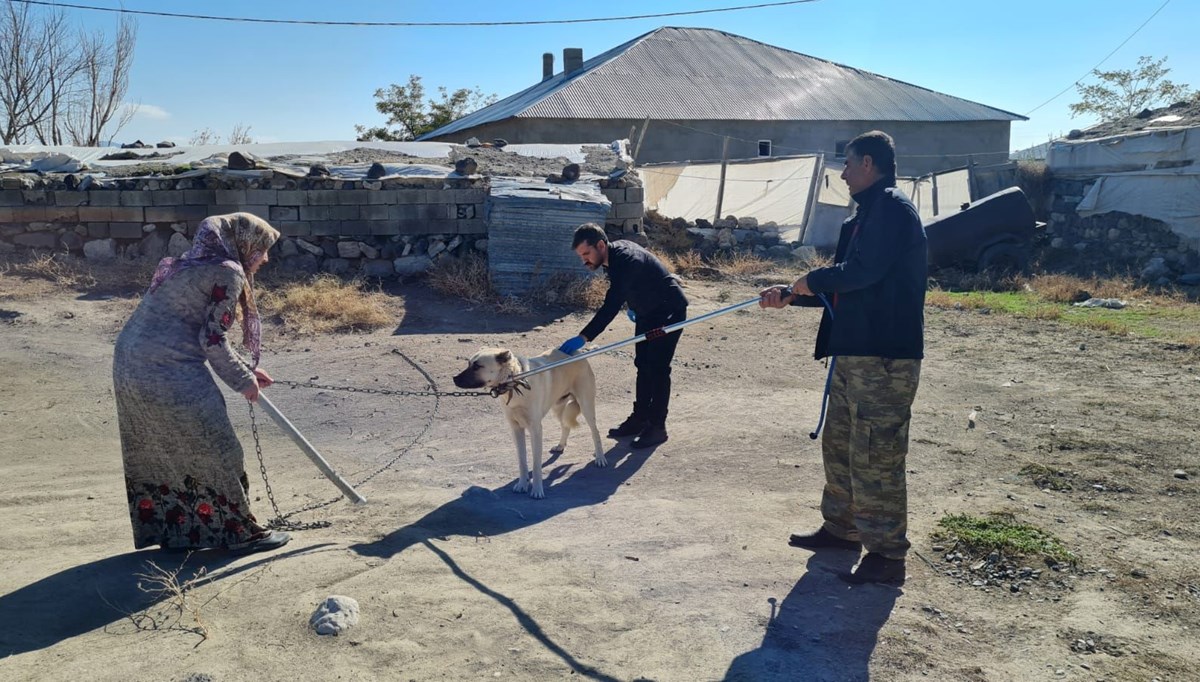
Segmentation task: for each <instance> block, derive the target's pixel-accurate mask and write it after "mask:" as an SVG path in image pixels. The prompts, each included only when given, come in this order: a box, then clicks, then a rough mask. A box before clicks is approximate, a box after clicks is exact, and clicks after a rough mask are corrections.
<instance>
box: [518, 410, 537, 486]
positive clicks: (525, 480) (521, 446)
mask: <svg viewBox="0 0 1200 682" xmlns="http://www.w3.org/2000/svg"><path fill="white" fill-rule="evenodd" d="M512 434H513V442H515V443H516V444H517V467H518V470H519V471H520V472H521V473H520V475H518V476H517V484H516V485H514V486H513V492H517V493H523V492H525V491H526V490H529V462H528V461H527V459H526V455H525V429H523V428H521V427H520V426H517V425H516V424H513V425H512ZM538 480H541V475H540V474H539V475H538Z"/></svg>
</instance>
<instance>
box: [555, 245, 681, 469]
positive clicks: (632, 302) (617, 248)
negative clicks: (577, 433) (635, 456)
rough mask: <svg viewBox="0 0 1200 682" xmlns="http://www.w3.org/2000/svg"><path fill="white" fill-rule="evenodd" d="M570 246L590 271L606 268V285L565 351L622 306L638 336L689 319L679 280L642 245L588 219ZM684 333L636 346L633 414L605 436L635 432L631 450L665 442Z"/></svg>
mask: <svg viewBox="0 0 1200 682" xmlns="http://www.w3.org/2000/svg"><path fill="white" fill-rule="evenodd" d="M571 248H573V249H575V253H577V254H578V255H579V258H580V260H582V261H583V264H584V265H585V266H587V268H588V269H589V270H593V271H594V270H597V269H599V268H604V269H605V271H607V272H608V281H609V284H608V294H607V295H605V297H604V304H603V305H601V306H600V309H599V310H597V311H596V314H595V316H593V317H592V321H591V322H589V323H588V325H587V326H586V327H584V328H583V331H581V332H579V336H576V337H573V338H571V339H569V340H567V342H566V343H564V344H563V345H562V346H561V348H560V350H562V351H563V352H564V353H567V354H568V355H570V354H573V353H574V352H575V351H578V350H579V349H580V348H582V347H583V345H584V344H585V343H587V342H588V341H592V340H593V339H595V338H596V337H597V336H599V335H600V333H601V332H603V331H604V330H605V329H606V328H607V327H608V325H609V324H610V323H611V322H612V321H613V318H614V317H616V316H617V313H618V312H620V310H621V306H622V305H627V306H628V307H629V317H630V319H632V320H633V321H634V326H635V329H636V332H637V333H638V334H644V333H646V332H648V331H651V330H654V329H659V328H661V327H665V326H667V325H669V324H674V323H676V322H682V321H683V320H684V319H686V318H687V304H688V301H687V297H686V296H684V294H683V287H681V286H680V285H679V280H678V279H677V278H676V277H675V276H674V275H672V274H671V273H670V272H669V271H668V270H667V268H666V266H664V265H663V264H662V261H660V260H658V258H656V257H655V256H654V254H652V253H650V252H649V251H647V250H646V249H643V248H642V247H640V246H638V245H637V244H635V243H633V242H631V241H626V240H620V241H615V242H611V243H610V242H609V241H608V235H607V234H605V233H604V228H602V227H600V226H599V225H596V224H595V223H586V224H584V225H581V226H580V227H579V229H577V230H575V237H574V240H573V241H572V244H571ZM682 333H683V330H679V331H676V332H672V333H670V334H666V335H665V336H661V337H659V338H655V339H647V340H644V341H640V342H638V343H637V344H636V345H635V346H634V351H635V352H634V365H635V366H636V367H637V383H636V391H635V393H634V401H633V413H632V414H630V415H629V417H628V418H627V419H626V420H625V421H624V422H623V423H622V424H621V425H620V426H618V427H616V428H614V429H610V430H609V432H608V436H609V438H623V437H626V436H637V438H635V439H634V441H633V443H632V447H634V448H648V447H653V446H655V445H659V444H661V443H665V442H666V441H667V407H668V405H669V403H670V400H671V359H672V358H674V357H675V347H676V346H677V345H678V344H679V335H680V334H682Z"/></svg>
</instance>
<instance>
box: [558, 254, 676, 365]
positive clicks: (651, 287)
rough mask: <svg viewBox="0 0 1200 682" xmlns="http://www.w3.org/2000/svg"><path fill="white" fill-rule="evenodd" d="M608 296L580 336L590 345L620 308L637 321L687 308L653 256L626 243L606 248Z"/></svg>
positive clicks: (670, 279) (657, 318)
mask: <svg viewBox="0 0 1200 682" xmlns="http://www.w3.org/2000/svg"><path fill="white" fill-rule="evenodd" d="M605 270H606V271H607V272H608V294H606V295H605V296H604V304H603V305H601V306H600V309H599V310H597V311H596V314H595V315H594V316H593V317H592V321H591V322H589V323H588V325H587V326H586V327H584V328H583V331H581V332H579V333H580V334H581V335H583V337H584V338H586V339H588V340H589V341H591V340H593V339H595V338H596V337H597V336H599V335H600V334H601V332H603V331H604V330H605V329H606V328H607V327H608V325H609V323H611V322H612V321H613V318H614V317H616V316H617V313H619V312H621V306H622V305H626V304H627V305H628V306H629V309H630V310H632V311H633V312H634V314H635V315H637V317H638V320H639V321H644V322H652V321H654V320H660V319H665V318H666V317H667V316H668V315H670V314H671V313H672V312H676V311H680V310H683V309H684V308H687V304H688V301H687V296H684V294H683V287H681V286H680V285H679V280H678V279H677V278H675V276H673V275H672V274H671V273H670V272H668V271H667V268H666V267H665V266H664V265H663V264H662V262H661V261H659V260H658V258H655V256H654V254H652V253H650V252H649V251H647V250H646V249H643V248H642V247H640V246H638V245H637V244H634V243H633V242H631V241H627V240H623V239H622V240H618V241H614V242H609V244H608V265H607V266H606V267H605Z"/></svg>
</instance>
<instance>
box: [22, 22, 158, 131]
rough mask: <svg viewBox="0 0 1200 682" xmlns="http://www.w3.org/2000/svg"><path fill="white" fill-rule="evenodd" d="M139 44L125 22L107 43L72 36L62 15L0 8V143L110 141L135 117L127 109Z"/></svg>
mask: <svg viewBox="0 0 1200 682" xmlns="http://www.w3.org/2000/svg"><path fill="white" fill-rule="evenodd" d="M136 41H137V27H136V24H135V23H134V22H133V20H132V19H129V18H127V17H126V18H122V19H121V21H120V23H119V24H118V27H117V33H116V36H115V39H114V40H113V41H112V42H110V41H109V40H108V39H107V38H106V37H105V36H104V35H103V34H101V33H93V34H87V33H84V32H80V33H78V34H76V33H74V32H73V31H71V30H70V26H69V25H68V23H67V20H66V17H65V15H64V14H63V13H62V11H61V10H43V9H41V8H35V7H34V6H32V5H29V4H24V3H14V2H12V0H3V2H0V142H3V143H4V144H24V143H27V142H31V141H34V140H36V141H38V142H41V143H42V144H63V143H64V142H67V141H68V140H69V141H70V142H71V143H72V144H76V145H88V146H96V145H99V144H100V141H101V140H102V139H105V137H107V139H109V140H111V139H112V137H113V136H114V135H115V134H116V132H117V131H119V130H120V129H121V127H123V126H124V125H125V124H126V123H128V121H129V119H130V118H132V117H133V114H134V112H135V111H136V108H131V107H128V106H125V103H124V98H125V95H126V93H128V91H129V71H130V68H131V67H132V65H133V50H134V45H135V43H136ZM106 131H107V132H108V134H107V136H106V135H105V132H106Z"/></svg>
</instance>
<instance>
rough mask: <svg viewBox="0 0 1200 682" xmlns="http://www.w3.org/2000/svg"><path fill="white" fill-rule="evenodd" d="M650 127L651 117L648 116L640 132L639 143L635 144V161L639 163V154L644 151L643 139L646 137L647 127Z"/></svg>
mask: <svg viewBox="0 0 1200 682" xmlns="http://www.w3.org/2000/svg"><path fill="white" fill-rule="evenodd" d="M649 127H650V117H649V116H647V117H646V120H645V121H642V129H641V131H640V132H638V139H637V144H635V145H633V162H634V163H637V158H638V154H640V153H641V152H642V140H643V139H645V137H646V128H649Z"/></svg>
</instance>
